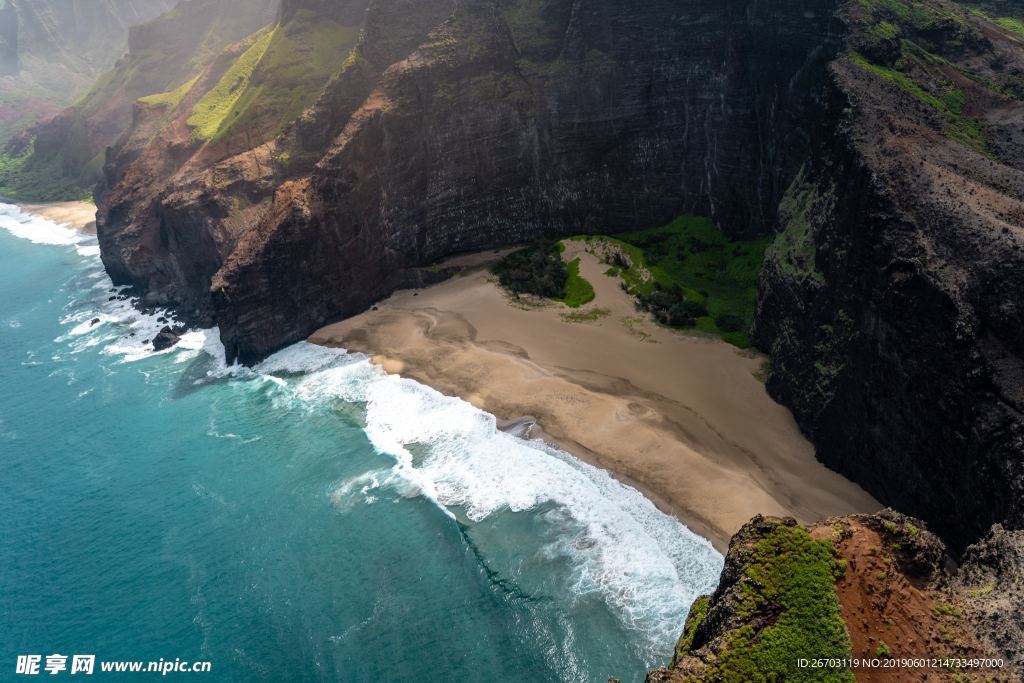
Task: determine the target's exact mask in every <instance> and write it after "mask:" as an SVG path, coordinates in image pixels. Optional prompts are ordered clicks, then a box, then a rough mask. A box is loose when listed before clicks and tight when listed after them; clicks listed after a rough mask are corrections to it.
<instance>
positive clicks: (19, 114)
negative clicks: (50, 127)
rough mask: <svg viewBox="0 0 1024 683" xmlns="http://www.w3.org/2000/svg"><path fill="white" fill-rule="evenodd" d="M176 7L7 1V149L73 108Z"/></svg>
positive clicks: (143, 2) (2, 116)
mask: <svg viewBox="0 0 1024 683" xmlns="http://www.w3.org/2000/svg"><path fill="white" fill-rule="evenodd" d="M174 3H175V0H5V2H0V144H3V143H4V142H6V141H7V139H8V138H9V137H10V136H12V135H13V134H15V133H17V132H19V131H21V130H22V129H23V128H25V127H26V126H28V125H30V124H31V123H33V122H34V121H38V120H43V119H45V118H46V117H48V116H52V115H53V114H56V113H57V112H59V111H60V110H61V109H62V108H63V107H64V106H67V105H69V104H71V102H72V101H74V99H75V97H77V96H78V95H79V94H80V93H81V92H83V91H84V90H85V89H86V88H88V87H89V85H90V84H91V83H92V82H93V81H94V80H95V79H96V77H97V76H99V75H100V74H101V73H103V72H104V71H105V70H106V69H108V68H110V66H111V65H112V64H113V63H114V61H115V60H116V59H117V58H118V57H119V56H120V55H121V54H123V53H124V49H125V45H126V42H127V39H128V31H129V29H130V27H132V26H135V25H137V24H141V23H143V22H145V21H147V20H149V19H151V18H153V17H155V16H156V15H158V14H160V13H161V12H164V11H166V10H168V9H170V8H171V7H172V6H173V5H174Z"/></svg>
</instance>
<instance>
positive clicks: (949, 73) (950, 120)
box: [850, 0, 1024, 155]
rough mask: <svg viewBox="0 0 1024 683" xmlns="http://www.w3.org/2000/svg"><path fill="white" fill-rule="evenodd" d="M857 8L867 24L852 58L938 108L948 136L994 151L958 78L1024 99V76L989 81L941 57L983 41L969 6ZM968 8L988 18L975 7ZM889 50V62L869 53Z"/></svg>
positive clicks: (867, 3)
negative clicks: (958, 82) (973, 24)
mask: <svg viewBox="0 0 1024 683" xmlns="http://www.w3.org/2000/svg"><path fill="white" fill-rule="evenodd" d="M859 9H860V12H861V14H862V22H863V25H862V27H861V34H862V35H861V36H860V48H861V51H860V52H858V51H857V50H851V53H850V58H851V59H852V60H853V62H854V63H855V64H856V65H857V66H859V67H861V68H862V69H865V70H866V71H869V72H870V73H872V74H874V75H875V76H878V77H880V78H883V79H885V80H886V81H889V82H890V83H892V84H893V85H895V86H896V87H898V88H900V89H901V90H903V91H905V92H907V93H909V94H910V95H913V96H914V97H915V98H916V99H918V100H919V101H921V102H922V103H924V104H926V105H928V106H930V107H932V108H933V109H935V110H936V111H937V112H938V113H939V114H940V115H941V116H942V118H943V119H944V120H945V133H946V135H948V136H949V137H951V138H953V139H954V140H957V141H959V142H960V143H962V144H963V145H965V146H967V147H970V148H971V149H974V150H976V151H978V152H981V153H983V154H989V155H990V150H989V146H988V142H987V140H986V133H985V127H984V124H983V122H982V121H981V120H979V119H978V118H976V117H973V116H970V115H969V113H968V111H967V106H966V103H967V99H968V95H967V94H966V93H965V92H964V91H963V90H962V89H961V87H959V86H958V84H957V82H956V80H957V78H959V77H962V76H966V77H967V78H969V79H971V80H972V81H974V82H975V83H977V84H978V85H980V86H982V87H984V88H987V89H989V90H991V91H992V92H994V93H997V94H999V95H1003V96H1005V97H1011V98H1014V99H1022V97H1024V79H1021V78H1020V77H1019V76H1017V75H1015V74H1010V73H997V75H996V77H995V78H996V80H991V79H990V78H986V77H984V76H982V75H981V74H979V73H974V72H972V71H971V70H970V69H967V68H964V67H963V66H962V65H956V64H953V63H951V62H950V61H948V60H947V59H945V58H944V57H942V56H941V54H940V53H947V54H956V53H957V51H958V50H960V49H961V48H962V47H964V46H971V45H981V44H983V41H984V38H983V36H982V35H981V34H980V32H979V31H978V30H977V28H976V27H974V26H972V25H971V22H969V21H968V20H967V17H968V14H967V12H968V10H965V9H963V8H961V7H959V6H957V5H955V4H952V3H938V2H921V1H915V0H859ZM970 11H971V12H974V13H975V14H978V15H980V16H982V17H984V16H985V15H984V13H983V12H982V11H981V10H979V9H977V8H971V9H970ZM986 18H989V17H986ZM989 19H992V18H989ZM992 20H993V21H994V22H995V23H997V24H998V25H1000V26H1003V27H1004V28H1006V29H1007V30H1010V31H1014V32H1016V31H1018V29H1019V28H1020V27H1021V26H1022V24H1021V22H1020V21H1019V20H1016V19H1013V18H1010V17H1002V18H995V19H992ZM932 36H940V38H934V39H933V38H932ZM885 53H891V54H892V55H894V56H893V57H892V58H891V59H890V60H889V62H888V63H879V60H878V59H877V58H876V59H874V60H873V59H872V58H871V57H870V56H869V55H870V54H885Z"/></svg>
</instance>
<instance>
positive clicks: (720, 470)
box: [310, 243, 881, 549]
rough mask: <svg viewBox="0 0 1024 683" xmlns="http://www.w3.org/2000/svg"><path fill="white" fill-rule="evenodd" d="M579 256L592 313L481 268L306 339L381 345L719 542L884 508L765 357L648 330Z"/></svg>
mask: <svg viewBox="0 0 1024 683" xmlns="http://www.w3.org/2000/svg"><path fill="white" fill-rule="evenodd" d="M576 255H579V256H580V257H581V274H582V275H583V276H584V277H585V278H587V279H588V280H589V281H590V282H591V283H592V284H593V285H594V289H595V292H596V294H597V296H596V299H595V300H594V301H593V302H592V303H591V304H589V305H588V306H586V307H585V308H583V309H581V312H582V313H587V312H592V311H595V310H597V311H598V315H596V316H595V319H593V320H582V321H574V320H573V318H571V317H569V316H570V314H571V313H572V311H570V309H568V308H566V307H564V306H562V305H561V304H548V305H544V306H540V307H538V306H537V305H531V304H529V303H524V302H522V301H518V300H515V299H514V298H510V297H508V296H507V295H506V294H505V293H504V292H503V290H501V289H500V288H499V287H497V286H496V285H495V284H494V283H493V282H492V279H491V277H490V276H489V275H488V274H487V272H486V271H483V270H478V271H476V272H472V273H469V274H466V275H463V276H461V277H456V278H454V279H452V280H449V281H447V282H445V283H442V284H440V285H437V286H434V287H431V288H428V289H425V290H421V291H419V292H412V291H403V292H398V293H396V294H395V295H393V296H392V297H391V298H389V299H388V300H386V301H385V302H383V303H381V304H380V306H379V307H378V309H377V310H375V311H369V312H366V313H364V314H362V315H359V316H357V317H355V318H351V319H349V320H346V321H343V322H340V323H337V324H334V325H330V326H328V327H325V328H323V329H322V330H320V331H318V332H317V333H316V334H314V335H313V336H312V337H311V338H310V341H312V342H314V343H319V344H326V345H333V346H341V347H344V348H347V349H349V350H353V351H360V352H364V353H369V354H372V355H373V356H374V361H375V362H377V363H378V364H380V365H381V366H383V367H384V369H385V370H387V371H389V372H394V373H399V374H402V375H404V376H407V377H411V378H413V379H415V380H417V381H420V382H423V383H425V384H428V385H430V386H433V387H435V388H436V389H438V390H439V391H442V392H444V393H447V394H451V395H457V396H460V397H462V398H463V399H465V400H467V401H469V402H471V403H473V404H474V405H476V406H478V407H480V408H482V409H484V410H486V411H488V412H490V413H493V414H495V415H497V416H498V417H499V418H500V419H503V420H513V421H519V422H522V418H524V417H527V416H528V417H529V418H533V419H535V420H536V421H537V422H538V423H539V428H542V429H543V432H541V431H540V430H539V428H535V429H534V431H533V432H532V435H533V436H542V435H543V436H547V437H549V438H553V439H554V440H556V441H557V442H558V443H559V444H561V445H562V446H563V447H564V448H566V449H568V450H569V451H570V452H573V453H575V454H576V455H578V456H580V457H582V458H584V459H587V460H589V461H591V462H593V463H595V464H597V465H599V466H601V467H605V468H607V469H609V470H611V471H612V472H614V473H615V474H616V475H617V476H619V477H620V478H621V479H622V480H624V481H627V482H628V483H630V484H632V485H634V486H636V487H638V488H640V489H641V490H643V491H644V492H645V493H646V494H647V495H649V496H650V497H651V498H652V499H653V500H655V501H656V502H657V503H658V504H659V505H660V506H662V507H663V508H665V509H667V510H670V511H672V512H674V513H676V514H678V515H679V517H680V518H681V519H682V520H683V521H684V522H685V523H686V524H687V525H688V526H690V527H691V528H693V529H694V530H695V531H697V532H698V533H701V534H703V535H705V536H707V537H708V538H710V539H711V540H712V541H713V542H714V543H715V545H716V546H717V547H718V548H720V549H724V548H725V546H726V544H727V543H728V539H729V537H730V536H731V535H732V534H733V533H734V532H735V531H737V530H738V529H739V527H740V526H741V525H742V524H743V523H744V522H746V521H747V520H748V519H749V518H750V517H751V516H753V515H754V514H757V513H766V514H773V515H792V516H794V517H796V518H797V519H799V520H801V521H814V520H817V519H820V518H821V517H824V516H827V515H835V514H845V513H850V512H865V511H873V510H876V509H878V508H880V507H881V506H880V505H879V504H878V503H877V502H876V501H875V500H874V499H873V498H872V497H871V496H869V495H868V494H867V493H865V492H864V491H863V490H862V489H861V488H860V487H858V486H856V485H855V484H853V483H851V482H849V481H848V480H846V479H844V478H843V477H841V476H839V475H838V474H835V473H834V472H831V471H830V470H828V469H826V468H825V467H824V466H823V465H821V464H820V463H818V462H817V461H816V460H815V459H814V451H813V447H812V446H811V444H810V443H808V441H807V440H806V439H805V438H804V437H803V436H802V435H801V434H800V432H799V430H798V429H797V426H796V424H795V422H794V421H793V418H792V416H791V415H790V413H789V411H788V410H786V409H785V408H783V407H782V406H780V405H778V404H776V403H775V402H774V401H772V400H771V398H770V397H769V396H768V395H767V393H766V392H765V389H764V386H763V384H762V383H761V382H760V381H759V380H758V379H757V378H756V377H755V372H757V371H758V370H759V369H760V367H761V364H762V362H763V361H764V358H763V357H762V356H760V355H759V354H756V353H749V352H744V351H740V350H738V349H736V348H734V347H732V346H730V345H728V344H725V343H724V342H721V341H719V340H717V339H709V338H700V337H694V336H689V335H685V334H681V333H678V332H674V331H672V330H669V329H666V328H663V327H660V326H658V325H656V324H654V323H653V322H652V321H651V320H650V319H649V318H648V317H647V316H645V315H643V314H640V313H638V312H637V311H636V310H635V308H634V306H633V303H632V301H631V300H630V299H629V297H628V296H626V294H625V293H624V292H622V290H621V289H620V287H619V285H618V280H617V279H616V278H613V277H609V276H606V275H604V273H603V271H604V270H605V268H606V267H605V266H603V265H602V264H600V263H599V262H598V260H597V259H596V258H595V257H594V256H592V255H591V254H588V253H586V252H585V251H583V249H582V245H580V244H577V243H570V246H569V249H568V250H567V253H566V257H567V258H570V259H571V258H574V257H575V256H576ZM545 433H546V434H545Z"/></svg>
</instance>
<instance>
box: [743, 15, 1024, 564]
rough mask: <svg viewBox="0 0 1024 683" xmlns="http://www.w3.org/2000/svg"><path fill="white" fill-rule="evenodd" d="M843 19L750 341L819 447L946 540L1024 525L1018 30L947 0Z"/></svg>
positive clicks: (1023, 210)
mask: <svg viewBox="0 0 1024 683" xmlns="http://www.w3.org/2000/svg"><path fill="white" fill-rule="evenodd" d="M901 8H902V9H903V10H906V11H902V12H901V11H898V10H901ZM911 10H912V11H911ZM849 21H850V25H851V37H850V41H849V46H850V49H849V51H848V52H847V53H846V54H844V55H843V56H842V57H841V58H839V59H838V60H837V61H836V62H835V63H834V64H833V65H832V68H831V74H830V82H829V87H828V99H827V102H828V105H827V108H826V109H825V114H824V116H823V117H822V119H821V120H822V123H823V125H822V129H821V131H820V133H819V134H818V136H817V138H816V143H815V146H814V150H815V151H814V154H812V156H811V158H810V159H809V160H808V163H807V165H806V166H805V167H804V169H803V172H802V173H801V174H800V175H799V177H798V178H797V179H796V180H795V182H794V183H793V185H792V186H791V187H790V189H789V191H788V193H787V195H786V197H785V199H784V200H783V202H782V204H781V210H780V213H781V219H782V220H781V222H782V226H783V229H782V232H781V233H780V235H779V237H778V238H777V239H776V241H775V243H774V245H773V246H772V247H771V248H770V249H769V253H768V257H767V260H766V263H765V266H764V270H763V273H762V279H761V287H760V299H759V304H758V315H757V324H756V329H755V339H756V341H757V343H758V344H759V345H761V346H762V347H763V348H765V349H767V350H769V351H770V352H771V354H772V374H771V379H770V381H769V383H768V387H769V390H770V391H771V393H772V394H773V395H774V396H775V397H777V398H778V399H779V400H780V401H782V402H783V403H785V404H786V405H788V406H790V407H791V408H792V409H793V411H794V413H795V415H796V417H797V420H798V421H799V422H800V424H801V426H802V427H803V428H804V429H805V431H806V432H807V433H808V434H809V435H810V437H811V439H812V441H813V442H814V443H815V445H816V446H817V448H818V456H819V458H820V459H822V460H823V461H824V462H825V463H826V464H828V465H829V466H830V467H832V468H834V469H836V470H838V471H840V472H842V473H844V474H846V475H848V476H849V477H851V478H852V479H853V480H855V481H857V482H858V483H860V484H861V485H863V486H864V487H865V488H866V489H867V490H868V491H870V492H871V493H872V494H874V495H875V496H876V497H877V498H878V499H879V500H881V501H883V502H885V503H887V504H890V505H893V506H894V507H898V508H899V509H901V510H903V511H906V512H908V513H910V514H913V515H915V516H919V517H921V518H923V519H926V520H928V522H929V524H930V525H931V527H932V528H933V529H934V530H935V531H936V532H937V533H939V534H940V535H941V536H942V537H943V538H944V539H945V540H946V541H947V542H949V543H950V544H951V546H952V547H953V548H954V550H956V551H959V550H961V549H963V548H964V547H965V546H966V545H967V544H969V543H971V542H973V541H974V540H976V539H977V538H978V537H979V536H981V535H982V534H983V533H985V531H986V530H987V529H988V527H989V526H991V525H992V524H993V523H994V522H1003V523H1005V524H1007V525H1009V526H1011V527H1013V528H1020V527H1021V526H1024V412H1022V411H1024V307H1022V303H1021V302H1022V294H1024V204H1022V198H1024V173H1022V170H1024V154H1022V151H1024V148H1022V147H1021V144H1022V142H1024V139H1022V137H1021V132H1020V131H1021V122H1022V121H1024V104H1022V102H1021V98H1022V95H1024V90H1022V81H1021V75H1022V74H1024V49H1022V36H1020V35H1018V34H1016V33H1014V32H1013V31H1010V30H1008V29H1005V28H1003V27H1001V26H1000V25H998V24H997V23H994V22H990V21H988V20H986V19H984V18H983V17H980V16H977V15H975V14H973V13H970V12H967V11H965V10H963V9H961V8H959V7H957V6H955V5H952V4H949V3H944V2H927V3H914V4H912V5H902V4H895V3H888V2H877V3H876V2H866V3H857V4H853V5H851V7H850V13H849Z"/></svg>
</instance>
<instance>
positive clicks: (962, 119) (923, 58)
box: [850, 40, 988, 153]
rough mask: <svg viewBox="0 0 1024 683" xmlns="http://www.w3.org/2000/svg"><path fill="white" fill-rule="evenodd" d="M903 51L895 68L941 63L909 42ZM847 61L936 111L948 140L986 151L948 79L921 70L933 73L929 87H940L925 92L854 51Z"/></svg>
mask: <svg viewBox="0 0 1024 683" xmlns="http://www.w3.org/2000/svg"><path fill="white" fill-rule="evenodd" d="M903 50H904V52H903V54H904V57H903V58H902V59H901V60H900V61H899V62H897V65H900V64H907V63H908V62H916V64H917V66H918V67H924V66H925V65H926V64H927V63H928V62H933V63H934V62H936V61H944V60H942V59H941V58H940V57H937V56H935V55H933V54H931V53H929V52H928V51H927V50H924V48H922V47H920V46H919V45H916V44H914V43H912V42H911V41H909V40H904V41H903ZM850 58H851V59H852V60H853V63H854V64H856V65H857V66H859V67H861V68H862V69H864V70H866V71H869V72H870V73H873V74H874V75H876V76H879V77H880V78H884V79H885V80H887V81H889V82H890V83H893V84H894V85H896V86H897V87H898V88H900V89H901V90H904V91H905V92H907V93H910V94H911V95H913V96H914V97H916V98H917V99H918V100H920V101H921V102H923V103H925V104H927V105H929V106H931V107H933V108H934V109H936V110H938V112H939V113H940V114H942V115H943V116H944V117H945V118H946V134H947V135H948V136H949V137H951V138H953V139H954V140H957V141H959V142H961V143H962V144H964V145H965V146H967V147H970V148H971V149H974V150H976V151H978V152H982V153H986V152H987V149H988V141H987V140H986V137H985V130H984V128H983V126H982V123H981V121H980V120H979V119H977V118H975V117H973V116H967V115H966V114H965V113H964V102H965V100H966V97H965V95H964V93H963V91H962V90H960V89H959V88H957V87H956V86H954V85H953V84H952V81H950V80H949V79H948V78H946V77H944V76H938V75H936V73H937V70H935V69H930V70H928V69H927V67H925V69H924V70H927V71H930V72H936V73H930V74H929V75H930V76H931V79H930V80H931V81H932V83H933V84H934V83H938V84H940V85H932V86H931V87H930V91H929V90H925V89H924V88H922V87H921V86H920V85H919V84H918V82H917V81H916V80H914V79H913V78H911V77H910V76H908V75H907V74H906V73H904V72H903V71H898V70H896V69H891V68H889V67H885V66H880V65H878V64H873V63H871V62H870V61H869V60H868V59H867V58H866V57H864V56H863V55H861V54H859V53H857V52H852V53H851V54H850Z"/></svg>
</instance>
